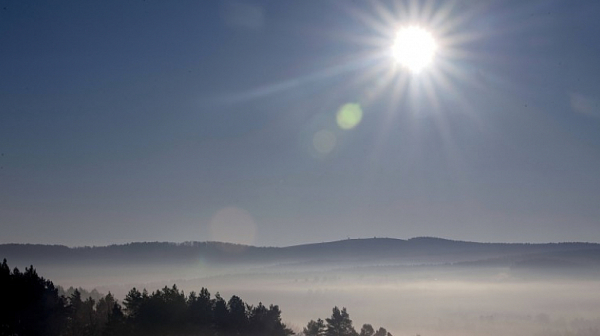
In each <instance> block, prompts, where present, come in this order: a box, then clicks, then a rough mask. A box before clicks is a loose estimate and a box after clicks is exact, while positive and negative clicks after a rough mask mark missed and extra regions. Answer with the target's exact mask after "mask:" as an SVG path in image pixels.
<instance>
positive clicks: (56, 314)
mask: <svg viewBox="0 0 600 336" xmlns="http://www.w3.org/2000/svg"><path fill="white" fill-rule="evenodd" d="M68 293H69V295H68V296H67V295H59V291H58V290H57V288H56V287H54V285H53V283H52V282H51V281H49V280H46V279H44V278H42V277H40V276H39V275H38V274H37V272H36V271H35V269H34V268H33V266H31V267H29V268H26V269H25V272H21V271H19V270H18V269H17V268H15V269H14V270H12V271H11V270H10V268H9V267H8V264H7V262H6V259H5V260H4V261H3V262H2V264H1V265H0V298H2V300H0V311H2V312H3V313H2V314H0V336H142V335H143V336H179V335H181V336H189V335H199V336H290V335H293V334H294V332H293V331H292V330H291V329H289V328H288V327H287V326H286V325H285V324H284V323H283V322H282V321H281V310H280V309H279V306H277V305H269V306H268V307H267V306H265V305H263V304H262V303H259V304H258V305H256V306H252V305H249V304H247V303H245V302H244V301H243V300H242V299H241V298H240V297H239V296H236V295H233V296H232V297H231V298H230V299H229V300H228V301H226V300H225V299H223V298H222V297H221V295H220V294H219V293H217V294H216V295H215V296H214V298H212V297H211V294H210V293H209V291H208V290H207V289H206V288H202V289H200V291H199V292H198V293H196V292H191V293H190V294H189V295H188V296H186V295H185V293H184V292H183V291H180V290H179V289H178V288H177V286H176V285H173V286H172V287H166V286H165V287H164V288H162V289H160V290H156V291H154V292H152V293H148V291H146V290H145V289H144V290H142V291H141V292H140V291H139V290H138V289H136V288H132V289H131V290H130V291H129V292H128V293H127V295H126V296H125V298H124V300H123V303H122V305H121V303H119V302H118V301H117V300H116V299H115V298H114V297H113V295H112V294H111V293H108V294H106V295H105V296H102V295H100V294H99V293H98V294H97V295H96V296H94V297H92V296H89V295H87V293H88V292H86V296H82V292H81V291H80V290H79V289H77V288H73V289H72V290H71V289H69V290H68ZM96 293H97V292H96ZM65 294H66V292H65ZM303 332H304V335H306V336H391V335H390V334H389V333H387V331H386V330H385V329H383V328H380V329H379V330H378V331H377V333H373V327H372V326H371V325H367V324H365V325H363V327H362V329H361V333H360V335H359V334H358V333H357V332H356V331H355V330H354V328H353V327H352V320H351V319H350V316H349V315H348V312H347V311H346V308H342V309H341V310H340V309H339V308H338V307H334V308H333V313H332V315H331V318H327V319H326V320H325V321H323V320H322V319H317V321H310V322H309V323H308V325H307V326H306V328H304V330H303Z"/></svg>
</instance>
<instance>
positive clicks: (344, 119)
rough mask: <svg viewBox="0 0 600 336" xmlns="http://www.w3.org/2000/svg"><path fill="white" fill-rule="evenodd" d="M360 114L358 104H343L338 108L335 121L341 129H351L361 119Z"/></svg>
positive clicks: (361, 113)
mask: <svg viewBox="0 0 600 336" xmlns="http://www.w3.org/2000/svg"><path fill="white" fill-rule="evenodd" d="M362 115H363V112H362V109H361V108H360V105H359V104H352V103H350V104H345V105H343V106H342V107H340V109H339V110H338V112H337V115H336V121H337V124H338V126H339V127H340V128H341V129H353V128H354V127H356V125H358V124H359V123H360V121H361V120H362Z"/></svg>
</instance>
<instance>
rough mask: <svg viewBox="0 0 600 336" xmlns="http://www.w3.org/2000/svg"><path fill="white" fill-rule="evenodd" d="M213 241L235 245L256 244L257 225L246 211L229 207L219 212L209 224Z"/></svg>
mask: <svg viewBox="0 0 600 336" xmlns="http://www.w3.org/2000/svg"><path fill="white" fill-rule="evenodd" d="M209 229H210V238H211V240H215V241H219V242H228V243H234V244H244V245H250V244H252V243H254V236H255V235H256V224H255V223H254V220H253V218H252V216H251V215H250V213H249V212H248V211H246V210H244V209H240V208H236V207H227V208H224V209H221V210H219V211H217V213H216V214H215V215H214V216H213V217H212V219H211V220H210V223H209Z"/></svg>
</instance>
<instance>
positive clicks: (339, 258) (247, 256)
mask: <svg viewBox="0 0 600 336" xmlns="http://www.w3.org/2000/svg"><path fill="white" fill-rule="evenodd" d="M0 258H7V259H8V260H9V261H10V262H11V264H17V265H29V264H33V265H57V266H60V265H64V266H77V265H86V266H127V265H136V266H154V265H164V264H168V265H175V266H177V265H179V266H185V265H191V264H195V263H198V261H202V262H203V263H205V264H207V265H211V266H235V265H255V266H260V265H263V266H268V265H281V266H283V265H339V266H340V267H342V266H345V265H435V264H461V265H467V264H470V265H505V266H514V267H527V266H534V265H537V266H540V265H541V266H540V267H543V266H548V265H551V266H553V267H557V266H565V265H569V266H572V265H586V266H590V265H600V244H595V243H576V242H575V243H546V244H508V243H476V242H466V241H454V240H447V239H440V238H432V237H420V238H412V239H407V240H403V239H391V238H369V239H348V240H340V241H334V242H325V243H316V244H305V245H296V246H288V247H256V246H246V245H238V244H230V243H221V242H186V243H167V242H140V243H129V244H124V245H110V246H99V247H66V246H61V245H35V244H2V245H0Z"/></svg>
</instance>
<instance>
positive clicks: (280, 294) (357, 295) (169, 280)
mask: <svg viewBox="0 0 600 336" xmlns="http://www.w3.org/2000/svg"><path fill="white" fill-rule="evenodd" d="M39 271H40V273H41V274H44V275H45V273H44V270H43V269H40V270H39ZM49 271H50V270H49ZM54 272H56V270H54ZM54 272H52V271H50V272H49V273H54ZM208 272H209V271H206V270H205V274H207V273H208ZM212 272H213V274H216V273H218V272H216V271H214V270H213V271H212ZM220 272H221V273H222V274H221V275H213V276H205V277H198V273H201V272H197V270H189V269H188V270H187V272H186V271H185V270H181V269H180V270H174V269H172V270H171V273H170V274H171V276H170V277H167V276H165V273H159V272H158V270H156V272H155V274H153V272H152V271H150V270H145V271H143V270H140V271H139V272H133V271H132V270H125V269H112V270H108V269H104V270H98V269H96V273H86V274H80V275H79V276H69V277H67V276H66V274H65V273H63V276H60V275H58V274H54V275H56V276H57V279H56V280H58V281H55V282H56V283H57V284H60V285H63V286H71V285H78V284H83V285H92V284H95V285H94V286H95V287H97V288H98V290H99V291H100V292H102V293H107V292H108V291H111V292H112V293H113V294H115V295H116V296H117V298H120V299H122V298H123V297H124V295H125V294H126V292H127V291H128V290H129V289H131V288H132V287H133V286H136V287H138V289H139V288H143V287H145V288H147V289H148V290H149V291H152V290H155V289H158V288H161V287H164V286H165V285H167V286H172V285H173V284H174V283H175V284H177V286H178V287H179V288H180V289H182V290H184V291H185V293H186V295H187V294H188V293H189V292H190V291H192V290H194V291H196V292H198V291H199V289H200V288H201V287H206V288H208V289H209V291H210V292H211V294H212V295H213V296H214V294H216V293H217V292H220V293H221V295H222V296H223V297H224V298H225V299H226V300H227V299H229V297H231V295H234V294H235V295H238V296H240V297H241V298H242V299H243V300H244V301H245V302H247V303H249V304H258V302H263V303H264V304H270V303H273V304H278V305H279V306H280V308H281V309H282V311H283V319H284V321H285V322H286V323H287V324H288V325H290V326H291V327H292V328H293V329H294V330H295V331H296V332H300V331H301V330H302V327H303V326H305V325H306V323H307V322H308V321H309V320H311V319H317V318H323V319H324V318H326V317H329V316H330V314H331V309H332V308H333V306H339V307H346V308H347V309H348V312H349V313H350V317H351V319H352V320H353V322H354V327H355V328H356V329H357V330H360V327H361V326H362V324H363V323H370V324H372V325H373V326H374V327H380V326H383V327H385V328H387V329H388V331H390V332H391V333H392V334H393V335H395V336H398V335H413V336H414V335H417V334H419V335H421V336H429V335H431V336H433V335H444V336H449V335H502V336H506V335H514V336H518V335H550V336H553V335H577V336H589V335H600V279H597V278H595V277H590V276H585V277H579V276H575V275H573V274H569V272H568V270H567V271H565V270H561V271H560V272H556V271H555V272H542V273H539V272H538V273H534V272H532V271H523V270H514V269H510V268H477V267H458V266H427V267H424V266H413V267H398V266H396V267H390V266H388V267H383V266H380V267H349V268H337V269H336V268H335V267H332V268H330V269H329V270H314V269H313V270H304V269H296V270H294V268H293V267H285V268H283V267H281V268H277V267H275V268H264V269H254V270H252V269H246V270H240V269H230V270H220ZM136 273H137V274H138V277H137V279H135V274H136ZM119 274H120V275H125V276H124V277H123V278H121V279H119V276H118V275H119ZM127 274H129V275H128V276H127ZM159 274H162V275H159ZM48 277H49V278H51V279H52V277H51V276H50V274H48ZM157 279H160V280H158V281H157ZM149 281H152V282H149ZM109 283H110V284H112V285H102V284H109ZM84 288H85V287H84ZM87 289H91V287H89V286H88V287H87Z"/></svg>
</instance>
